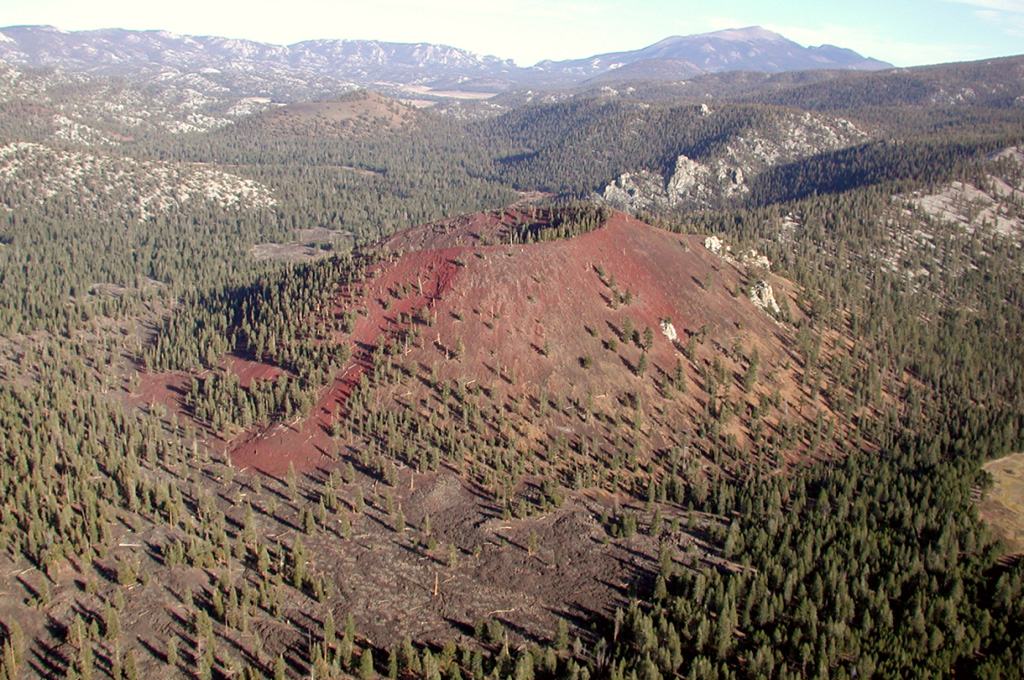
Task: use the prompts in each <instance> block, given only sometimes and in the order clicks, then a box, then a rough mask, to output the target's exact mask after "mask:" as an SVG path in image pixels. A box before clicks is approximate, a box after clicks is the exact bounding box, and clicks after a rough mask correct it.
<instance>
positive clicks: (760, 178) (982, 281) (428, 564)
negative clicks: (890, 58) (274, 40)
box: [0, 60, 1024, 680]
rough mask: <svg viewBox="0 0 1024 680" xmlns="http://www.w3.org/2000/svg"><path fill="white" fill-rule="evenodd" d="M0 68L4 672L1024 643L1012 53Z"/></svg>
mask: <svg viewBox="0 0 1024 680" xmlns="http://www.w3.org/2000/svg"><path fill="white" fill-rule="evenodd" d="M3 68H4V70H3V71H2V72H0V75H2V76H3V77H2V81H3V85H2V87H0V177H2V178H3V181H2V183H0V280H2V282H3V286H2V287H0V329H2V330H0V375H2V378H3V380H2V381H0V404H2V407H0V490H2V493H0V499H2V503H3V512H2V514H0V567H2V569H0V583H2V586H0V680H4V679H8V678H9V679H11V680H13V679H14V678H37V677H67V678H79V679H83V680H88V679H89V678H103V677H108V678H111V680H122V679H124V680H131V679H133V678H174V677H199V678H225V679H226V678H234V677H244V678H256V677H273V678H285V677H317V678H326V677H352V676H359V677H360V678H362V680H371V679H372V678H374V677H377V676H384V675H386V676H388V677H390V678H409V679H411V678H421V677H422V678H426V679H428V680H436V679H437V678H444V679H445V680H460V679H462V678H467V677H472V678H476V679H480V680H483V679H484V678H506V677H510V678H516V680H529V679H530V678H572V679H573V680H586V679H588V678H589V679H593V680H596V679H597V678H608V679H609V680H626V679H638V680H658V679H662V678H669V677H674V676H680V677H686V678H709V679H710V678H720V679H723V680H724V679H728V678H822V679H824V678H858V679H859V678H869V677H877V678H918V677H953V676H956V677H979V678H1016V677H1019V676H1020V675H1021V673H1022V672H1024V670H1022V667H1021V665H1020V664H1021V658H1022V655H1024V605H1022V603H1024V598H1022V597H1021V595H1022V593H1021V589H1022V587H1024V571H1022V570H1024V567H1022V566H1021V563H1020V560H1019V556H1017V555H1013V554H1012V551H1010V550H1009V547H1008V544H1002V543H999V542H996V541H995V540H994V539H993V534H992V532H991V531H990V529H989V528H988V526H987V525H986V522H985V521H983V517H982V515H981V514H979V510H978V508H979V501H980V500H982V499H983V498H985V496H986V493H987V491H988V489H989V488H990V487H991V485H992V479H991V478H990V477H989V476H988V474H987V473H985V472H983V471H982V469H981V466H982V464H983V463H985V462H986V461H990V460H993V459H997V458H1001V457H1004V456H1008V455H1010V454H1013V453H1016V452H1020V451H1022V446H1024V432H1022V429H1024V385H1022V380H1024V346H1022V343H1021V342H1020V338H1022V337H1024V261H1022V258H1024V255H1022V252H1021V242H1022V238H1024V151H1022V148H1024V146H1022V145H1024V133H1022V132H1021V131H1022V130H1024V108H1021V107H1020V105H1019V102H1018V101H1017V100H1018V99H1019V97H1020V95H1021V93H1020V92H1019V89H1020V80H1019V78H1018V77H1017V76H1018V75H1019V74H1018V72H1017V71H1016V70H1015V69H1019V61H1017V60H1002V61H996V62H991V63H978V64H966V65H949V66H943V67H929V68H926V69H913V70H908V71H900V72H892V73H878V74H860V73H857V74H844V75H837V74H834V73H832V74H813V75H808V74H803V75H793V74H780V75H776V76H762V75H756V76H755V75H751V74H739V75H736V74H733V75H722V76H716V77H710V76H706V77H704V78H702V79H699V80H696V81H690V82H688V83H684V84H666V83H656V84H653V83H639V82H638V83H632V84H628V85H626V86H622V85H620V84H618V83H616V84H615V86H614V88H611V87H609V88H602V89H598V90H588V89H581V90H577V91H572V92H558V93H531V94H529V95H526V94H523V95H521V96H519V97H518V98H517V97H516V96H511V95H509V96H507V97H506V98H505V99H504V102H503V104H502V105H503V106H506V107H507V110H506V111H505V112H504V113H501V114H500V115H495V116H492V117H488V118H485V119H480V120H475V121H462V120H459V119H457V118H455V117H449V116H445V115H444V114H443V113H441V112H437V111H431V110H423V109H416V108H413V107H411V106H408V105H406V104H403V103H400V102H397V101H394V100H391V99H387V98H385V97H383V96H380V95H378V94H375V93H372V92H365V91H360V92H355V93H348V94H345V95H343V96H337V97H330V98H327V99H325V100H322V101H313V102H292V103H289V104H287V105H280V106H279V105H276V104H272V103H271V102H269V101H250V102H249V103H248V104H247V105H246V106H245V107H242V108H234V107H235V106H236V105H238V104H239V102H237V101H235V102H233V103H229V101H228V100H229V99H230V98H222V99H217V100H216V101H213V100H212V99H203V101H202V102H200V98H198V97H196V96H195V95H194V93H192V92H190V91H188V90H186V89H181V88H179V86H178V85H177V84H176V83H169V84H168V85H167V87H166V89H164V88H154V87H152V86H146V87H143V86H141V85H140V84H138V83H135V82H132V81H131V80H130V79H121V80H113V79H104V78H102V77H99V76H88V77H87V76H82V75H80V74H74V73H72V72H64V71H60V70H32V69H26V68H20V67H19V68H15V67H3ZM968 89H970V91H971V92H972V93H973V94H968V93H967V90H968ZM712 91H713V93H714V94H715V97H714V98H713V99H710V100H709V99H708V98H707V97H706V96H705V95H706V94H708V93H710V92H712ZM528 99H530V100H532V101H527V100H528ZM174 102H177V103H174ZM187 102H191V103H190V104H187V105H186V103H187ZM172 103H173V105H172ZM250 105H251V106H250ZM611 206H618V207H620V208H627V209H629V211H630V212H632V213H633V214H625V213H623V212H617V211H616V210H614V209H613V208H612V207H611ZM268 254H270V256H267V255H268ZM990 500H991V499H990ZM999 512H1000V514H1001V519H1002V520H1003V521H1009V522H1010V523H1011V524H1014V523H1016V526H1024V517H1020V516H1018V515H1015V514H1014V510H1013V508H1012V507H1009V506H1005V507H1002V508H1001V509H1000V510H999ZM984 519H985V520H989V519H991V517H988V516H985V517H984Z"/></svg>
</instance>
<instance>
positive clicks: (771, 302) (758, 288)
mask: <svg viewBox="0 0 1024 680" xmlns="http://www.w3.org/2000/svg"><path fill="white" fill-rule="evenodd" d="M750 301H751V302H753V303H754V304H755V305H756V306H758V307H760V308H761V309H763V310H764V311H766V312H768V313H769V314H778V313H779V311H780V309H779V303H778V302H776V301H775V291H774V290H772V284H770V283H768V282H767V281H758V282H757V283H755V284H754V285H753V287H752V288H751V289H750Z"/></svg>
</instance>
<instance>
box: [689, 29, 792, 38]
mask: <svg viewBox="0 0 1024 680" xmlns="http://www.w3.org/2000/svg"><path fill="white" fill-rule="evenodd" d="M690 37H698V36H690ZM700 37H705V38H718V39H720V40H735V41H737V42H763V41H769V42H792V41H791V40H789V38H786V37H785V36H783V35H779V34H778V33H775V32H774V31H769V30H768V29H767V28H761V27H760V26H747V27H746V28H726V29H724V30H721V31H713V32H711V33H705V34H703V36H700Z"/></svg>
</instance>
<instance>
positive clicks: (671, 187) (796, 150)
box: [597, 106, 869, 213]
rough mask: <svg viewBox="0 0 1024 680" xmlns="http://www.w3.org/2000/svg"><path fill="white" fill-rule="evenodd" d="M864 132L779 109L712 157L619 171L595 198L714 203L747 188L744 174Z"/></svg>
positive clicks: (647, 204) (667, 208)
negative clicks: (661, 169)
mask: <svg viewBox="0 0 1024 680" xmlns="http://www.w3.org/2000/svg"><path fill="white" fill-rule="evenodd" d="M704 108H705V110H706V111H707V112H706V113H705V114H704V115H714V110H713V109H708V108H707V107H706V106H705V107H704ZM868 138H869V137H868V135H867V134H866V133H865V132H863V131H861V130H859V129H858V128H857V127H856V126H855V125H853V123H850V122H849V121H847V120H843V119H839V118H837V119H826V118H821V117H817V116H814V115H811V114H810V113H790V114H779V115H778V116H776V117H775V118H774V119H772V120H771V121H769V122H768V123H767V124H766V125H764V126H763V127H761V128H759V129H756V130H755V129H751V130H749V131H747V132H746V133H744V134H741V135H737V136H736V137H734V138H733V139H731V140H730V141H729V142H728V143H727V144H726V145H725V147H724V150H723V151H722V152H720V153H719V154H718V155H716V156H714V157H711V158H706V159H700V160H697V159H693V158H690V157H688V156H685V155H681V156H679V157H678V158H676V162H675V167H674V168H673V169H672V170H671V171H670V172H669V173H667V174H666V175H664V176H663V175H661V174H660V173H658V172H654V171H652V170H638V171H635V172H629V173H625V174H623V175H620V176H619V178H618V179H616V180H615V181H614V182H612V183H611V184H609V185H608V186H606V187H605V188H604V191H603V192H602V193H601V194H600V196H598V197H597V199H598V200H599V201H602V202H604V203H607V204H609V205H612V206H614V207H616V208H619V209H620V210H626V211H634V212H635V211H646V212H656V213H664V212H675V211H681V210H695V209H696V210H700V209H707V208H715V207H719V206H721V205H723V204H725V203H727V202H728V201H729V200H731V199H734V198H737V197H742V196H744V195H746V194H747V193H749V192H750V186H749V182H750V180H751V179H752V178H753V177H755V176H757V175H758V174H760V173H761V172H764V171H765V170H767V169H768V168H771V167H773V166H776V165H781V164H784V163H791V162H793V161H796V160H799V159H801V158H806V157H808V156H812V155H814V154H818V153H823V152H828V151H836V150H839V149H842V148H845V147H848V146H852V145H854V144H859V143H862V142H865V141H867V140H868Z"/></svg>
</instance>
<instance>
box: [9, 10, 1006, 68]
mask: <svg viewBox="0 0 1024 680" xmlns="http://www.w3.org/2000/svg"><path fill="white" fill-rule="evenodd" d="M21 24H51V25H53V26H56V27H58V28H61V29H64V30H80V29H93V28H111V27H117V28H131V29H163V30H169V31H173V32H175V33H183V34H189V35H221V36H227V37H231V38H248V39H252V40H259V41H264V42H272V43H277V44H290V43H294V42H298V41H300V40H308V39H312V38H350V39H377V40H388V41H393V42H432V43H442V44H446V45H452V46H454V47H461V48H464V49H468V50H472V51H474V52H478V53H482V54H493V55H496V56H499V57H502V58H506V59H514V60H515V61H516V62H517V63H518V64H519V65H521V66H528V65H531V64H534V63H536V62H537V61H539V60H541V59H569V58H577V57H587V56H591V55H593V54H597V53H601V52H614V51H619V50H629V49H637V48H640V47H644V46H646V45H649V44H651V43H654V42H657V41H658V40H661V39H662V38H666V37H668V36H671V35H689V34H692V33H704V32H707V31H713V30H718V29H723V28H742V27H745V26H752V25H755V24H759V25H761V26H764V27H765V28H769V29H771V30H774V31H778V32H779V33H782V34H783V35H785V36H786V37H787V38H790V39H791V40H795V41H796V42H798V43H800V44H801V45H821V44H824V43H830V44H833V45H839V46H841V47H849V48H851V49H854V50H856V51H858V52H860V53H861V54H863V55H865V56H870V57H875V58H878V59H883V60H885V61H889V62H892V63H894V64H896V65H897V66H913V65H918V64H931V63H939V62H947V61H965V60H972V59H982V58H985V57H995V56H1007V55H1012V54H1022V53H1024V0H858V1H857V2H852V1H851V0H818V1H816V2H811V1H806V0H789V1H785V0H782V1H776V2H765V1H764V0H699V1H691V0H677V1H675V2H672V1H670V0H632V1H631V2H627V1H625V0H614V1H612V0H432V1H431V2H419V1H416V0H360V1H358V2H353V1H352V0H287V1H281V0H274V1H273V2H269V1H267V0H247V1H246V2H240V1H239V0H212V1H211V0H174V1H173V2H159V1H157V2H147V1H146V0H94V1H93V2H82V1H81V0H2V5H0V26H12V25H21Z"/></svg>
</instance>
